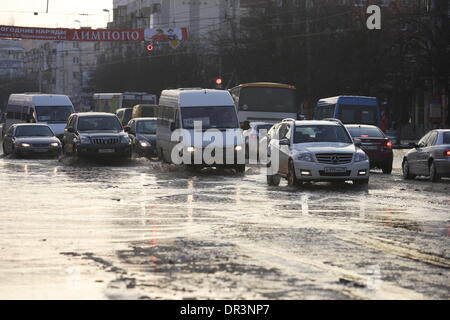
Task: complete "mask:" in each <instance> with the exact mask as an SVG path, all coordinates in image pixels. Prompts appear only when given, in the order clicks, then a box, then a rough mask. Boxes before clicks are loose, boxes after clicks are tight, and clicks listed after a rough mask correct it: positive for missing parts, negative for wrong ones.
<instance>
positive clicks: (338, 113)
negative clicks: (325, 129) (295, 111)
mask: <svg viewBox="0 0 450 320" xmlns="http://www.w3.org/2000/svg"><path fill="white" fill-rule="evenodd" d="M325 118H336V119H339V120H341V121H342V122H343V123H344V124H369V125H374V126H377V127H379V126H380V121H381V111H380V104H379V103H378V99H377V98H375V97H363V96H337V97H330V98H323V99H320V100H319V101H318V102H317V105H316V107H315V109H314V116H313V119H315V120H321V119H325Z"/></svg>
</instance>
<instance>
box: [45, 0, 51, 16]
mask: <svg viewBox="0 0 450 320" xmlns="http://www.w3.org/2000/svg"><path fill="white" fill-rule="evenodd" d="M49 1H50V0H47V11H45V13H48V2H49Z"/></svg>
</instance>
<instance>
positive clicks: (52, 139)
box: [3, 123, 61, 156]
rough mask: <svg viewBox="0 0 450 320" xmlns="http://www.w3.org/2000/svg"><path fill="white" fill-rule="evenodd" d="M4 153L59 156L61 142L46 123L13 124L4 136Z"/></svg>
mask: <svg viewBox="0 0 450 320" xmlns="http://www.w3.org/2000/svg"><path fill="white" fill-rule="evenodd" d="M3 153H4V154H5V155H8V154H11V155H13V156H33V155H34V156H36V155H39V156H59V155H60V154H61V142H60V141H59V139H58V138H57V137H56V136H55V134H54V133H53V131H52V129H50V127H49V126H48V125H46V124H34V123H33V124H31V123H20V124H13V125H11V126H10V127H9V129H8V131H7V132H6V135H5V136H4V138H3Z"/></svg>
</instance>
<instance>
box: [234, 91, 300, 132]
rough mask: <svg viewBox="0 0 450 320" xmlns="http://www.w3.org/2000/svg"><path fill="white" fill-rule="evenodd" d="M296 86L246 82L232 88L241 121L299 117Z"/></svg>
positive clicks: (267, 120) (264, 120)
mask: <svg viewBox="0 0 450 320" xmlns="http://www.w3.org/2000/svg"><path fill="white" fill-rule="evenodd" d="M295 90H296V89H295V87H294V86H291V85H288V84H282V83H272V82H254V83H245V84H241V85H239V86H237V87H234V88H232V89H230V90H229V91H230V93H231V96H232V97H233V100H234V102H235V105H236V110H237V113H238V118H239V122H240V123H241V124H242V123H243V122H244V121H248V122H255V121H263V122H270V123H275V122H279V121H281V120H283V119H286V118H294V119H297V116H298V112H299V110H297V101H296V94H295Z"/></svg>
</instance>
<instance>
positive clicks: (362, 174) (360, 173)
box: [294, 160, 370, 181]
mask: <svg viewBox="0 0 450 320" xmlns="http://www.w3.org/2000/svg"><path fill="white" fill-rule="evenodd" d="M294 168H295V175H296V177H297V179H299V180H304V181H332V180H365V179H368V178H369V169H370V165H369V160H365V161H360V162H352V163H349V164H340V165H332V164H322V163H317V162H308V161H299V160H296V161H294ZM337 168H339V169H337ZM330 170H332V171H336V172H329V171H330ZM338 170H339V171H340V172H337V171H338Z"/></svg>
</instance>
